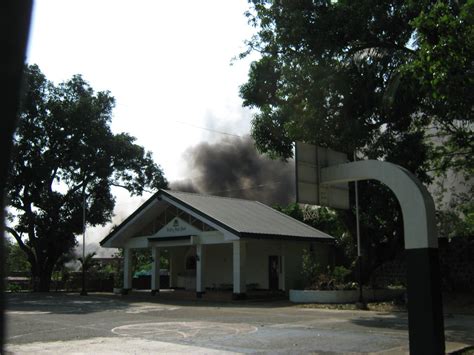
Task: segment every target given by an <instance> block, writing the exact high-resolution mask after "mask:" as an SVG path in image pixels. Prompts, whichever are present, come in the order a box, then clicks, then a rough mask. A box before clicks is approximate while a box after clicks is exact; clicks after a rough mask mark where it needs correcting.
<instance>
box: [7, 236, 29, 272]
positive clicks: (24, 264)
mask: <svg viewBox="0 0 474 355" xmlns="http://www.w3.org/2000/svg"><path fill="white" fill-rule="evenodd" d="M28 269H29V264H28V259H26V257H25V253H23V251H22V250H21V249H20V247H19V246H18V244H17V243H13V242H12V241H10V240H9V239H5V275H9V274H10V272H27V271H28Z"/></svg>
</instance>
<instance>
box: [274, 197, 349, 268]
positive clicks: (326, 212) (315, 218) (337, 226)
mask: <svg viewBox="0 0 474 355" xmlns="http://www.w3.org/2000/svg"><path fill="white" fill-rule="evenodd" d="M274 208H275V209H276V210H278V211H280V212H283V213H285V214H287V215H289V216H291V217H293V218H295V219H297V220H299V221H301V222H304V223H306V224H308V225H310V226H311V227H313V228H316V229H318V230H320V231H322V232H324V233H327V234H329V235H330V236H332V237H334V245H335V253H336V258H337V262H338V263H341V264H343V265H346V266H349V265H352V263H353V262H354V260H355V258H356V255H355V251H356V250H355V247H354V241H353V238H352V235H351V233H349V231H348V229H347V227H346V226H345V224H344V218H343V217H342V215H341V213H339V212H337V211H335V210H333V209H331V208H327V207H317V206H310V205H300V204H298V203H291V204H289V205H288V206H286V207H285V206H274Z"/></svg>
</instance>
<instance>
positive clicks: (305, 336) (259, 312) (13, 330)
mask: <svg viewBox="0 0 474 355" xmlns="http://www.w3.org/2000/svg"><path fill="white" fill-rule="evenodd" d="M7 302H8V303H7V310H6V315H7V336H6V343H7V349H6V350H7V353H14V354H17V353H18V354H46V353H47V354H65V353H66V354H92V353H94V354H104V353H105V354H107V353H114V354H122V353H123V354H156V353H167V354H170V353H171V354H172V353H193V354H214V353H219V354H226V353H282V354H283V353H284V354H287V353H325V354H330V353H351V354H354V353H356V354H357V353H380V354H399V353H406V352H407V349H408V348H407V347H408V335H407V314H406V313H402V312H397V313H379V312H370V311H340V310H322V309H308V308H301V307H297V306H294V305H291V304H290V303H288V302H282V301H278V302H250V301H248V302H232V303H229V302H228V303H215V302H214V303H211V302H205V301H174V302H171V301H163V300H160V299H159V298H156V297H155V298H153V297H152V296H148V295H130V296H115V295H110V294H90V295H89V296H87V297H81V296H78V295H77V294H61V293H50V294H26V293H25V294H8V295H7ZM445 332H446V338H447V341H448V342H449V344H448V345H449V347H448V349H449V350H456V349H459V348H460V347H462V346H463V345H464V346H465V345H466V344H467V345H474V316H468V315H458V314H454V315H452V314H450V315H447V316H446V317H445Z"/></svg>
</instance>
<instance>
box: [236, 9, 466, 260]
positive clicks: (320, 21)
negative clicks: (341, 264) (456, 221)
mask: <svg viewBox="0 0 474 355" xmlns="http://www.w3.org/2000/svg"><path fill="white" fill-rule="evenodd" d="M249 3H250V9H249V11H248V12H247V14H246V15H247V17H248V19H249V22H250V23H251V24H252V25H254V26H255V28H256V29H257V33H256V35H255V36H254V37H253V38H251V39H250V40H249V41H248V50H247V51H246V52H244V53H242V54H241V56H242V57H243V56H246V55H247V54H248V53H250V52H252V51H257V52H259V53H260V59H258V60H257V61H255V62H253V63H252V65H251V68H250V71H249V75H248V80H247V82H246V83H245V84H243V85H242V86H241V89H240V93H241V96H242V98H243V100H244V105H245V106H249V107H253V108H256V109H257V113H256V114H255V115H254V119H253V122H252V136H253V138H254V139H255V142H256V146H257V148H258V149H259V150H260V151H261V152H263V153H266V154H269V155H271V156H273V157H279V158H283V159H287V158H290V157H292V155H293V142H295V141H304V142H307V143H312V144H316V145H319V146H323V147H330V148H332V149H335V150H338V151H342V152H345V153H347V154H348V156H349V157H350V158H351V159H352V156H353V152H354V151H358V153H359V156H360V157H363V158H366V159H381V160H386V161H390V162H392V163H395V164H398V165H401V166H403V167H405V168H407V169H408V170H410V171H412V172H413V173H414V174H415V175H417V177H418V178H419V179H420V180H421V181H422V182H424V183H430V182H431V181H432V178H433V176H434V175H435V174H433V172H438V173H444V172H446V171H447V170H448V169H455V170H459V171H462V172H463V173H464V174H465V176H467V177H469V176H471V177H472V172H473V169H472V166H473V156H474V154H473V153H474V152H473V142H474V137H473V118H474V110H473V106H472V105H473V104H472V103H473V102H474V100H473V98H474V97H473V95H474V90H473V83H474V68H473V65H474V46H473V40H474V36H473V34H474V11H473V10H474V0H464V1H434V0H421V1H393V0H355V1H354V0H337V1H334V0H332V1H331V0H317V1H313V0H297V1H286V0H274V1H272V0H249ZM359 189H360V191H359V192H360V193H359V196H360V205H361V222H362V223H361V229H362V235H363V236H364V238H363V240H364V243H365V246H364V248H363V249H365V255H368V256H369V259H372V260H374V259H375V258H376V255H379V258H386V257H387V256H388V255H390V254H393V253H395V252H397V251H398V250H400V248H401V247H402V246H403V238H402V235H403V228H402V216H401V211H400V208H399V205H398V202H397V201H396V200H395V198H394V197H393V195H392V194H391V193H390V191H388V189H386V188H385V187H383V186H382V185H380V184H378V183H375V182H370V181H368V182H361V183H360V184H359ZM340 215H341V217H342V218H344V220H345V222H346V225H347V226H349V227H350V229H351V230H352V231H354V224H355V223H354V216H353V215H352V214H351V213H350V212H349V213H343V212H340ZM352 234H353V235H355V233H352Z"/></svg>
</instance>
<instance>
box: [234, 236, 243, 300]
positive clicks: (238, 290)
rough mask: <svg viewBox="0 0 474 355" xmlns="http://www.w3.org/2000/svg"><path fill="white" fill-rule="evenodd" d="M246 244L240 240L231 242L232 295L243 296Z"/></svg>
mask: <svg viewBox="0 0 474 355" xmlns="http://www.w3.org/2000/svg"><path fill="white" fill-rule="evenodd" d="M246 247H247V246H246V243H245V242H244V241H242V240H236V241H234V242H232V249H233V276H234V277H233V278H234V294H236V295H238V294H245V292H246V278H245V261H246V257H247V255H246V254H247V248H246Z"/></svg>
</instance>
